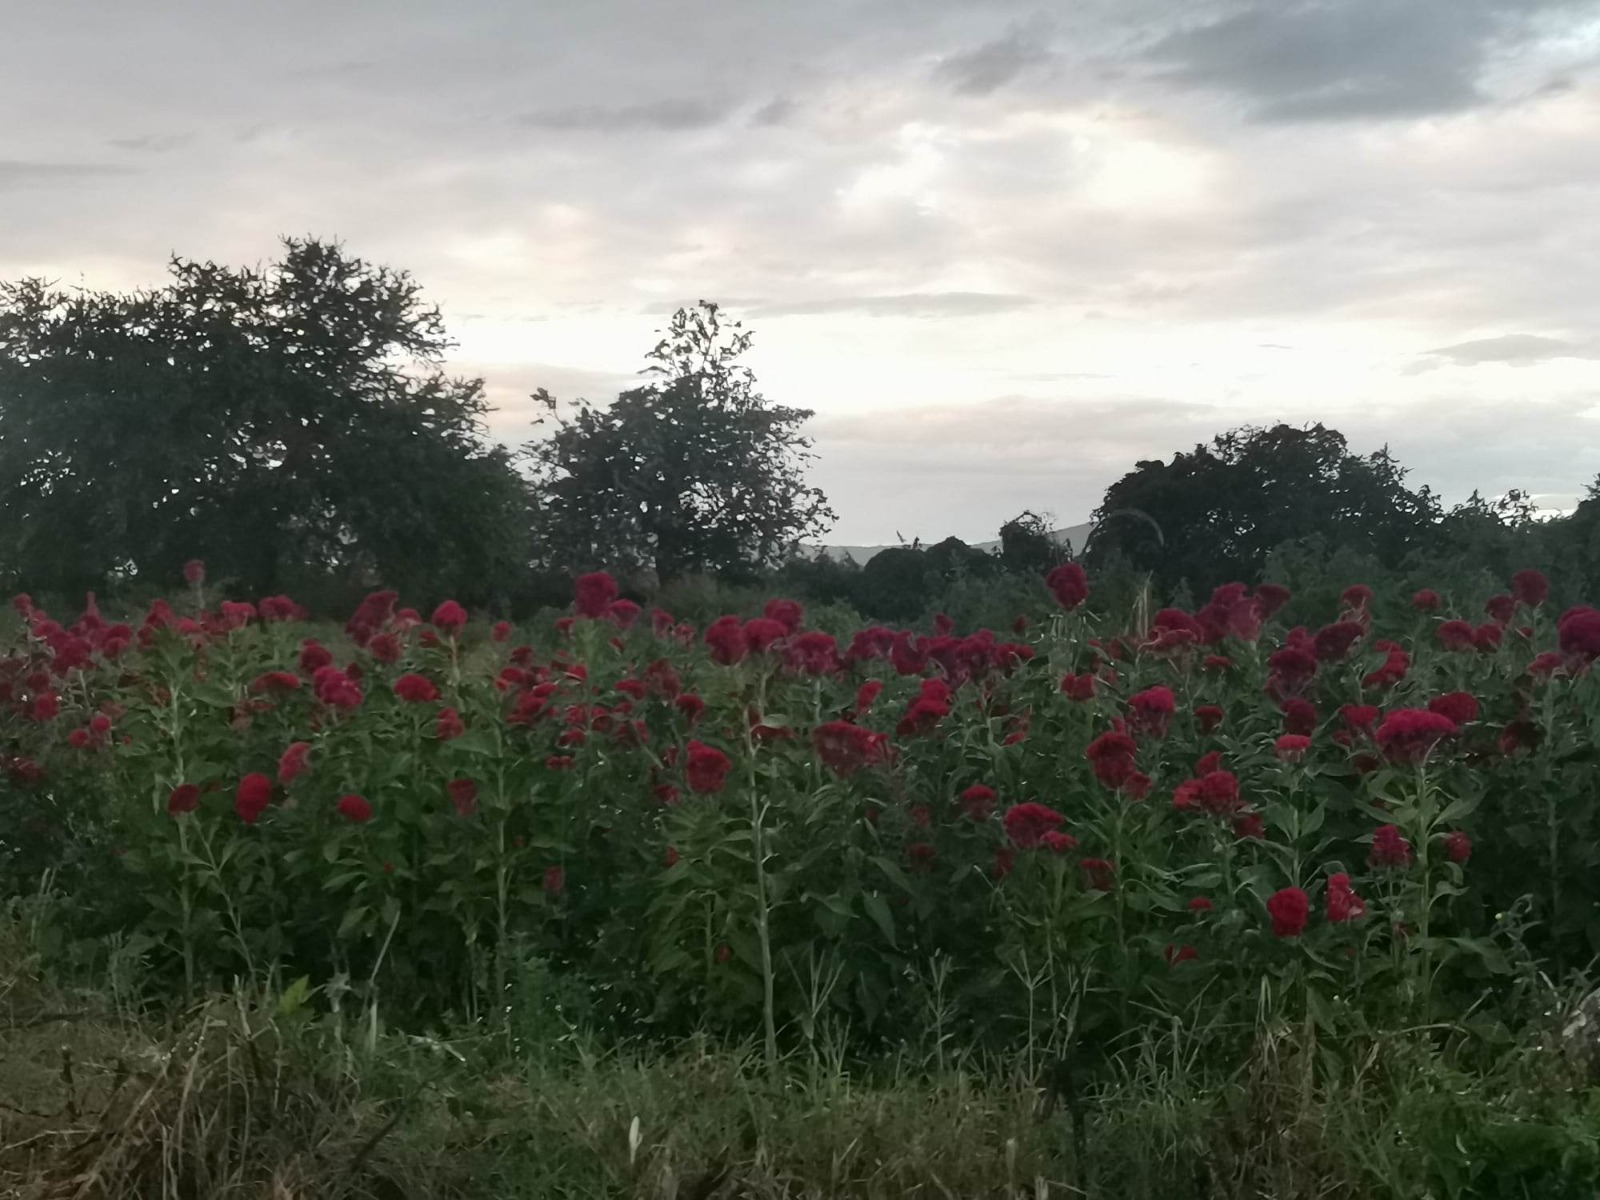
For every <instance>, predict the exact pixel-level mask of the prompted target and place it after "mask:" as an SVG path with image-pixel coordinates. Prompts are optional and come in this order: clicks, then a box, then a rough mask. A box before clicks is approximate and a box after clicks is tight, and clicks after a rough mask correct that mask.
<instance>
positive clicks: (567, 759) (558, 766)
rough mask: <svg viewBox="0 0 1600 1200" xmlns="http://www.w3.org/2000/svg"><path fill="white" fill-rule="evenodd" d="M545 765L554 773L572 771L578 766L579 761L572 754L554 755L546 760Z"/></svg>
mask: <svg viewBox="0 0 1600 1200" xmlns="http://www.w3.org/2000/svg"><path fill="white" fill-rule="evenodd" d="M544 765H545V766H546V767H547V768H549V769H550V770H552V771H570V770H572V768H573V767H575V766H577V765H578V760H577V759H575V758H573V757H572V755H570V754H552V755H550V757H548V758H546V759H545V760H544Z"/></svg>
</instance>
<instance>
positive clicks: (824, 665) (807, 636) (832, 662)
mask: <svg viewBox="0 0 1600 1200" xmlns="http://www.w3.org/2000/svg"><path fill="white" fill-rule="evenodd" d="M790 603H792V601H790ZM774 619H776V618H774ZM783 661H784V664H785V665H786V666H787V667H788V668H789V669H790V670H791V671H797V672H799V673H800V674H802V675H832V674H834V673H835V672H837V671H839V670H840V669H841V667H842V665H843V664H842V663H841V662H840V660H839V644H838V643H837V642H835V641H834V640H833V635H832V634H831V633H819V632H815V631H813V632H811V633H802V634H801V635H800V636H799V637H796V638H791V639H790V641H789V644H788V645H787V646H786V647H785V648H784V652H783Z"/></svg>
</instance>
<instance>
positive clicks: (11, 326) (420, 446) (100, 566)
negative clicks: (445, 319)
mask: <svg viewBox="0 0 1600 1200" xmlns="http://www.w3.org/2000/svg"><path fill="white" fill-rule="evenodd" d="M170 266H171V278H170V281H169V282H168V283H167V284H166V285H165V286H163V287H160V288H156V289H153V290H148V291H136V292H131V293H127V294H113V293H103V292H92V291H86V290H78V291H71V292H66V291H61V290H58V289H56V288H55V287H53V286H52V285H50V284H48V283H46V282H44V281H42V280H37V279H28V280H23V281H21V282H16V283H9V284H4V285H0V574H4V575H8V576H11V577H12V578H13V580H14V581H17V582H23V581H25V582H26V583H27V584H28V586H31V587H35V588H40V589H49V588H62V589H80V588H86V587H95V586H100V585H102V584H103V583H104V581H106V580H107V579H136V580H145V579H154V580H159V581H161V582H162V583H165V582H167V581H168V580H170V579H172V578H173V577H175V575H176V573H177V571H178V569H179V565H180V564H181V563H183V562H184V561H185V560H187V559H189V558H191V557H200V558H204V559H206V560H207V562H208V563H209V565H210V567H211V569H212V572H213V574H214V575H216V574H220V575H224V576H228V577H231V578H233V579H234V580H235V581H236V582H237V583H238V585H239V586H240V587H241V588H242V589H249V590H254V591H256V592H258V593H259V592H270V591H274V590H278V589H281V588H283V587H285V586H290V585H293V584H294V583H296V582H298V581H300V580H303V579H305V578H307V577H308V576H309V577H327V576H329V575H343V576H346V577H349V578H351V579H353V580H364V579H371V580H376V579H379V578H381V579H383V580H386V581H389V582H391V583H394V584H396V585H398V586H402V587H407V586H409V587H411V588H414V589H417V590H421V591H424V592H433V591H437V590H440V589H446V590H460V591H463V592H464V593H470V592H472V591H480V590H481V589H482V587H483V585H484V584H485V583H486V582H487V581H491V580H504V579H505V578H506V577H507V576H508V574H509V573H510V572H512V571H514V570H515V569H516V568H517V567H518V565H519V561H520V560H521V559H522V557H523V552H522V538H523V533H522V530H523V525H524V512H525V503H524V499H523V489H522V485H521V483H520V481H519V479H518V477H517V475H516V473H515V471H514V470H513V468H512V465H511V462H510V458H509V455H508V454H507V453H506V452H505V451H504V450H501V449H494V448H490V447H488V446H487V445H486V444H485V442H484V439H483V434H484V425H483V420H484V416H485V414H486V412H487V404H486V402H485V399H484V395H483V388H482V383H481V381H479V380H474V379H452V378H448V377H447V376H446V375H445V374H444V372H443V371H442V370H441V369H440V365H439V364H440V359H441V356H442V354H443V353H444V351H445V350H446V348H447V347H448V346H449V342H448V341H447V340H446V338H445V335H444V330H443V324H442V322H441V319H440V316H439V313H438V311H437V310H436V309H433V308H431V307H429V306H427V305H425V304H424V303H423V301H422V299H421V297H420V294H419V289H418V286H417V285H416V284H415V283H414V282H413V281H412V280H411V278H410V276H408V275H407V274H405V273H404V272H397V271H392V270H388V269H386V268H382V267H376V266H372V265H369V264H367V263H365V262H363V261H362V260H361V259H359V258H355V257H352V256H350V255H347V254H346V253H345V252H344V251H343V250H342V249H341V248H340V247H339V246H337V245H334V244H330V243H327V242H322V241H317V240H315V239H304V240H302V239H293V238H291V239H286V240H285V241H284V242H283V255H282V258H281V259H280V260H279V261H277V262H274V263H272V264H271V265H269V266H268V267H266V268H264V269H262V268H256V269H251V268H244V269H234V268H230V267H225V266H219V265H217V264H215V263H212V262H195V261H191V260H187V259H182V258H174V259H173V260H172V261H171V264H170Z"/></svg>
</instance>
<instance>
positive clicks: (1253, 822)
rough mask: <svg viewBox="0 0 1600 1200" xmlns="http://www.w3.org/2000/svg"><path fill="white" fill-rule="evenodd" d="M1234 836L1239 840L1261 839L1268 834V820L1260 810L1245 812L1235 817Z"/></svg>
mask: <svg viewBox="0 0 1600 1200" xmlns="http://www.w3.org/2000/svg"><path fill="white" fill-rule="evenodd" d="M1232 824H1233V836H1234V837H1235V838H1237V839H1238V840H1239V841H1241V842H1243V841H1248V840H1255V841H1260V840H1261V839H1262V838H1264V837H1266V836H1267V826H1266V822H1264V821H1263V820H1262V819H1261V814H1260V813H1258V812H1243V813H1239V814H1238V815H1237V816H1236V817H1234V818H1233V822H1232Z"/></svg>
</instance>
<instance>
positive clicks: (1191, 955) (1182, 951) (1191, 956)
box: [1164, 943, 1200, 967]
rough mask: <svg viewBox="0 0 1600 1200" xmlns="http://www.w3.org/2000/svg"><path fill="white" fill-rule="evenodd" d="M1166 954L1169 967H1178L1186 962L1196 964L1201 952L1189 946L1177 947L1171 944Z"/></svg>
mask: <svg viewBox="0 0 1600 1200" xmlns="http://www.w3.org/2000/svg"><path fill="white" fill-rule="evenodd" d="M1164 953H1165V955H1166V958H1167V966H1169V967H1176V966H1179V965H1181V964H1183V963H1186V962H1194V961H1195V960H1196V959H1198V958H1199V957H1200V951H1198V950H1196V949H1195V948H1194V947H1193V946H1189V945H1183V946H1176V945H1172V944H1170V943H1169V944H1168V946H1167V948H1166V950H1165V951H1164Z"/></svg>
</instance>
